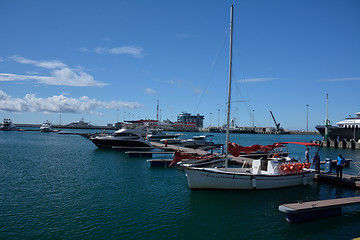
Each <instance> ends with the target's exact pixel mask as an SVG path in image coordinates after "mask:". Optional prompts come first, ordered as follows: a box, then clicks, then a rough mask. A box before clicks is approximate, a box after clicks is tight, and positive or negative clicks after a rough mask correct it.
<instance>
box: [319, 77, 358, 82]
mask: <svg viewBox="0 0 360 240" xmlns="http://www.w3.org/2000/svg"><path fill="white" fill-rule="evenodd" d="M359 80H360V77H353V78H333V79H321V80H320V81H321V82H343V81H359Z"/></svg>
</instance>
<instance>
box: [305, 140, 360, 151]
mask: <svg viewBox="0 0 360 240" xmlns="http://www.w3.org/2000/svg"><path fill="white" fill-rule="evenodd" d="M312 142H313V143H317V144H321V146H322V147H330V148H341V149H360V142H355V141H354V140H351V141H347V140H345V139H344V140H327V141H320V140H317V141H312Z"/></svg>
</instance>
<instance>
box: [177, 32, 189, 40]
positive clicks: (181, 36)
mask: <svg viewBox="0 0 360 240" xmlns="http://www.w3.org/2000/svg"><path fill="white" fill-rule="evenodd" d="M189 37H190V35H189V34H183V33H178V34H175V38H178V39H182V38H189Z"/></svg>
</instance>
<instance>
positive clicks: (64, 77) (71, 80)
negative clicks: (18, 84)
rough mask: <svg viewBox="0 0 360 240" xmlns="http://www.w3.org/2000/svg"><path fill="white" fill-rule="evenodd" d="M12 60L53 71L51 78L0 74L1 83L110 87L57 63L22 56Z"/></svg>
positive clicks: (13, 57) (80, 71)
mask: <svg viewBox="0 0 360 240" xmlns="http://www.w3.org/2000/svg"><path fill="white" fill-rule="evenodd" d="M10 59H12V60H14V61H15V62H18V63H21V64H31V65H34V66H37V67H41V68H45V69H51V72H50V76H40V75H19V74H12V73H0V81H24V80H36V81H38V82H39V83H42V84H47V85H57V86H74V87H89V86H96V87H102V86H105V85H108V84H106V83H102V82H99V81H96V80H95V79H94V78H93V77H92V76H91V75H89V74H87V73H86V72H84V71H83V70H82V69H81V68H79V67H78V68H77V69H72V68H70V67H68V66H67V65H66V64H64V63H62V62H60V61H57V60H52V61H36V60H31V59H26V58H23V57H20V56H11V57H10Z"/></svg>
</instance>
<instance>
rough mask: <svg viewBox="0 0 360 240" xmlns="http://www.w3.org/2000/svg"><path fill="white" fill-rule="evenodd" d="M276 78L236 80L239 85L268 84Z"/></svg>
mask: <svg viewBox="0 0 360 240" xmlns="http://www.w3.org/2000/svg"><path fill="white" fill-rule="evenodd" d="M275 79H277V78H247V79H241V80H238V82H239V83H252V82H268V81H272V80H275Z"/></svg>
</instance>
